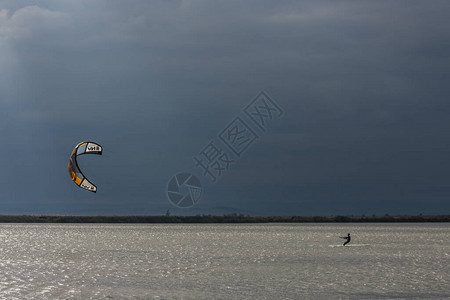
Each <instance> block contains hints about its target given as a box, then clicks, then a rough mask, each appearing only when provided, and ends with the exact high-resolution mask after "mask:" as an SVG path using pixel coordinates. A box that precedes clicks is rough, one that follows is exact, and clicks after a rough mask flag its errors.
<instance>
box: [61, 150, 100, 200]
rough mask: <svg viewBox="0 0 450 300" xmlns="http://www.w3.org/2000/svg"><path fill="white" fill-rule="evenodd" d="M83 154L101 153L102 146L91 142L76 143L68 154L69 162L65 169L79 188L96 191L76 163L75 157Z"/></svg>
mask: <svg viewBox="0 0 450 300" xmlns="http://www.w3.org/2000/svg"><path fill="white" fill-rule="evenodd" d="M83 154H98V155H102V146H100V145H99V144H96V143H93V142H82V143H79V144H78V145H76V147H75V148H74V149H73V151H72V154H71V155H70V159H69V164H68V165H67V170H68V171H69V176H70V178H71V179H72V180H73V182H75V184H76V185H78V186H79V187H80V188H82V189H85V190H88V191H90V192H94V193H95V192H97V187H96V186H95V185H94V184H93V183H92V182H90V181H89V180H88V179H87V178H86V176H84V175H83V173H82V172H81V171H80V168H79V167H78V163H77V157H78V156H79V155H83Z"/></svg>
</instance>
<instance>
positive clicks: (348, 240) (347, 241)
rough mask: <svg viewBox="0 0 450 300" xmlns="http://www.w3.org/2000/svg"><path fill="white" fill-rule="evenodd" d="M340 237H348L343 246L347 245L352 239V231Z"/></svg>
mask: <svg viewBox="0 0 450 300" xmlns="http://www.w3.org/2000/svg"><path fill="white" fill-rule="evenodd" d="M340 238H341V239H346V241H345V243H344V245H342V246H345V245H347V244H348V243H350V240H351V238H350V233H349V234H348V235H347V236H340Z"/></svg>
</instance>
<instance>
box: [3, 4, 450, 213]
mask: <svg viewBox="0 0 450 300" xmlns="http://www.w3.org/2000/svg"><path fill="white" fill-rule="evenodd" d="M0 5H1V7H0V70H1V72H0V137H1V139H0V143H1V144H0V214H11V213H12V214H115V215H130V214H163V213H165V212H166V210H167V209H169V210H170V211H171V212H172V214H204V213H205V214H208V213H212V214H223V213H229V212H238V213H244V214H251V215H338V214H342V215H362V214H366V215H372V214H377V215H384V214H386V213H388V214H419V213H423V214H448V213H449V212H450V117H449V114H450V84H449V78H450V2H448V1H433V3H432V4H431V3H429V2H427V1H317V0H311V1H229V0H227V1H205V0H198V1H196V0H191V1H166V0H165V1H110V0H108V1H82V0H77V1H38V2H36V1H15V0H14V1H5V0H3V1H2V2H1V4H0ZM261 91H264V92H265V93H266V94H267V95H268V96H269V97H270V99H271V100H272V102H270V101H266V102H267V103H269V104H270V103H272V104H276V105H277V106H278V108H280V109H281V110H280V111H277V113H276V114H275V113H274V114H273V116H272V119H270V118H267V119H265V121H266V122H265V125H266V127H265V128H264V129H265V131H263V130H261V128H259V127H258V126H257V124H256V123H255V122H253V121H252V120H251V119H250V118H249V117H248V115H247V114H246V113H245V111H244V108H245V107H246V106H247V105H251V103H252V101H253V100H254V99H255V97H257V95H259V93H260V92H261ZM256 101H258V100H256ZM272 107H274V106H273V105H272ZM274 112H275V111H274ZM266 115H267V114H266ZM236 117H239V119H237V120H240V121H242V123H245V125H246V126H248V129H251V130H249V131H247V132H248V133H251V132H253V133H254V135H255V137H256V136H257V138H255V140H254V141H253V142H252V143H251V144H250V143H249V144H248V147H247V148H246V149H245V151H243V152H242V153H239V154H240V156H237V155H236V153H233V152H232V151H231V150H230V148H227V146H226V145H225V143H223V140H221V138H220V137H221V133H222V132H225V133H226V132H227V131H226V130H227V129H229V130H231V128H232V126H233V125H236V123H233V121H235V120H236V119H235V118H236ZM235 122H236V121H235ZM237 122H239V121H237ZM241 125H242V124H241ZM224 130H225V131H224ZM248 138H249V136H247V137H246V138H242V139H241V141H242V142H245V141H247V140H248ZM82 141H94V142H97V143H99V144H100V145H102V146H103V151H104V153H103V155H102V156H97V155H85V156H82V157H80V158H79V164H80V168H81V169H82V171H83V172H84V174H85V175H86V176H87V177H88V178H89V179H90V181H92V182H93V183H94V184H96V185H97V187H98V192H97V193H95V194H94V193H91V192H88V191H85V190H82V189H80V188H79V187H77V186H76V185H75V184H74V183H73V182H72V181H71V180H70V178H69V175H68V174H67V163H68V159H69V155H70V153H71V151H72V149H73V148H74V146H75V145H76V144H78V143H79V142H82ZM211 141H212V142H213V144H214V145H215V146H216V147H217V148H220V150H221V151H222V152H221V153H222V154H223V153H225V154H226V155H228V158H229V159H230V160H233V163H231V164H230V165H229V169H228V170H225V171H224V172H223V173H222V175H221V176H220V177H218V178H217V181H216V182H212V180H211V177H210V176H208V175H204V170H203V169H202V168H201V167H198V166H196V165H195V162H194V157H197V158H199V157H201V152H202V150H204V149H205V147H207V145H208V144H209V143H210V142H211ZM244 145H245V143H244ZM180 172H188V173H191V174H193V175H194V176H196V177H197V178H198V179H199V181H200V182H201V185H202V188H203V191H202V195H201V198H200V199H199V200H198V202H197V203H196V204H195V205H193V206H192V207H190V208H177V207H175V206H174V205H173V204H171V202H170V201H169V198H168V195H167V188H168V186H167V185H168V182H169V180H170V179H171V178H172V176H174V175H176V174H178V173H180ZM180 191H181V190H180Z"/></svg>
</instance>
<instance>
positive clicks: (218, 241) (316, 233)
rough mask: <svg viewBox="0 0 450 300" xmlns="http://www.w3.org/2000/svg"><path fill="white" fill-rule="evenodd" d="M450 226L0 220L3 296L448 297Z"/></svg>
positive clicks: (87, 297)
mask: <svg viewBox="0 0 450 300" xmlns="http://www.w3.org/2000/svg"><path fill="white" fill-rule="evenodd" d="M449 230H450V224H250V225H248V224H217V225H216V224H213V225H211V224H207V225H203V224H198V225H192V224H181V225H171V224H157V225H155V224H149V225H141V224H140V225H110V224H101V225H97V224H95V225H93V224H73V225H72V224H69V225H67V224H49V225H48V224H0V271H1V272H0V299H450V282H449V278H450V267H449V266H450V231H449ZM348 232H350V233H351V235H352V241H351V243H350V244H349V245H350V247H347V246H346V247H342V246H340V245H341V244H342V242H343V241H344V240H342V239H339V236H345V235H347V233H348Z"/></svg>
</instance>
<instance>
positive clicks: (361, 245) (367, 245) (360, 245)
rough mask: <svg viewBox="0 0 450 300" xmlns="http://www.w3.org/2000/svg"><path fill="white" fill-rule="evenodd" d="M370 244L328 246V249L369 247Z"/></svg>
mask: <svg viewBox="0 0 450 300" xmlns="http://www.w3.org/2000/svg"><path fill="white" fill-rule="evenodd" d="M371 246H372V244H349V245H345V246H344V245H328V247H332V248H334V247H371Z"/></svg>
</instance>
